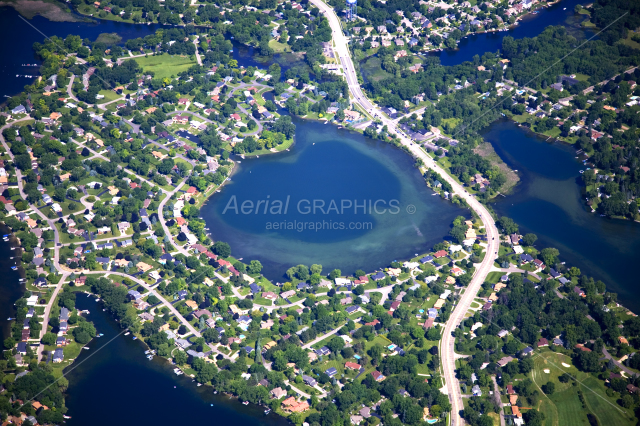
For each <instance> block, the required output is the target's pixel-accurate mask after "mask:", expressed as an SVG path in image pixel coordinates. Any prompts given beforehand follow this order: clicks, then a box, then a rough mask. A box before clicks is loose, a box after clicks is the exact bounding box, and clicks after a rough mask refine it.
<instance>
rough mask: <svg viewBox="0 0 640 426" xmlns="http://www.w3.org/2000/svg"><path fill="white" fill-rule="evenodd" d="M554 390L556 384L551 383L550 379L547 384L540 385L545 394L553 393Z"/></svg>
mask: <svg viewBox="0 0 640 426" xmlns="http://www.w3.org/2000/svg"><path fill="white" fill-rule="evenodd" d="M555 390H556V384H555V383H553V382H552V381H548V382H547V384H545V385H542V391H543V392H544V393H546V394H547V395H551V394H553V393H554V392H555Z"/></svg>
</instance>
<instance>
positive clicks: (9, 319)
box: [7, 317, 15, 321]
mask: <svg viewBox="0 0 640 426" xmlns="http://www.w3.org/2000/svg"><path fill="white" fill-rule="evenodd" d="M13 319H15V318H11V317H9V318H7V321H11V320H13Z"/></svg>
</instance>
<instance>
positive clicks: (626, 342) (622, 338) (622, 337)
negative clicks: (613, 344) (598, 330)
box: [618, 336, 629, 345]
mask: <svg viewBox="0 0 640 426" xmlns="http://www.w3.org/2000/svg"><path fill="white" fill-rule="evenodd" d="M618 341H619V342H620V344H622V345H629V341H628V340H627V338H626V337H624V336H618Z"/></svg>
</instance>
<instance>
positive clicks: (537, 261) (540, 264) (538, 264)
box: [533, 259, 545, 272]
mask: <svg viewBox="0 0 640 426" xmlns="http://www.w3.org/2000/svg"><path fill="white" fill-rule="evenodd" d="M533 264H534V265H535V267H536V270H535V272H539V271H542V270H543V269H544V268H545V265H544V262H543V261H542V260H540V259H533Z"/></svg>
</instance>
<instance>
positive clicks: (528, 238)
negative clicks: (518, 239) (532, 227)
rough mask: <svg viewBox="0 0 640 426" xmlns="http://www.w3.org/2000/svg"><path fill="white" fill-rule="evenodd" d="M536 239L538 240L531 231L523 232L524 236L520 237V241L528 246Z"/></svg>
mask: <svg viewBox="0 0 640 426" xmlns="http://www.w3.org/2000/svg"><path fill="white" fill-rule="evenodd" d="M537 240H538V236H537V235H536V234H532V233H528V234H525V236H524V237H522V242H523V243H525V245H528V246H532V245H534V244H535V242H536V241H537Z"/></svg>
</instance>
